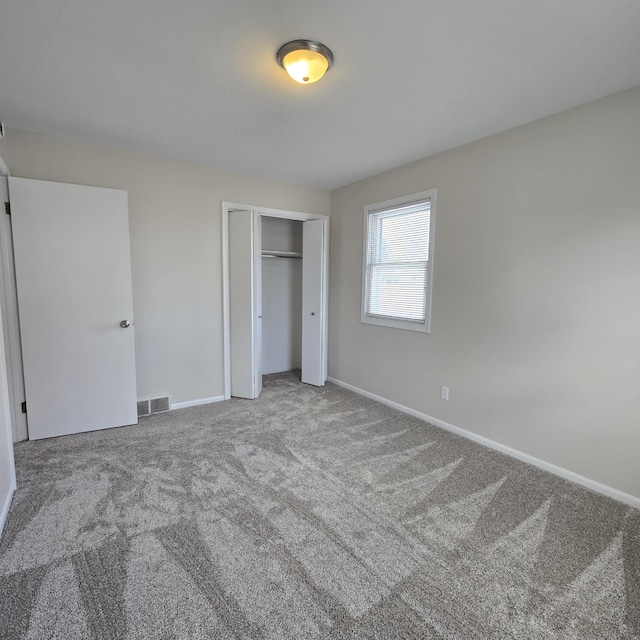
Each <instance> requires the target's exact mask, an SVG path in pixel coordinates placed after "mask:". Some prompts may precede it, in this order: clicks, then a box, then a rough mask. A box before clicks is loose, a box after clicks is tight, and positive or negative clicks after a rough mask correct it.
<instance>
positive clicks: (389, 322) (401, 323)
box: [360, 189, 436, 333]
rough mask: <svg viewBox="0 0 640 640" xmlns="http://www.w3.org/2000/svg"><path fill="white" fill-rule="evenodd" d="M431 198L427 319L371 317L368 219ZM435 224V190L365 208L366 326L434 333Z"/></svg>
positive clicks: (363, 267) (364, 319)
mask: <svg viewBox="0 0 640 640" xmlns="http://www.w3.org/2000/svg"><path fill="white" fill-rule="evenodd" d="M427 199H430V201H431V205H430V213H429V215H430V219H429V255H428V258H427V276H426V291H425V318H424V321H416V320H404V319H401V318H392V317H390V316H372V315H368V314H367V307H368V304H367V302H368V300H369V274H368V264H367V256H368V254H369V246H368V244H369V220H370V214H372V213H378V212H380V211H381V210H384V209H393V208H395V207H401V206H406V205H410V204H412V203H414V202H419V201H420V200H427ZM435 221H436V189H429V190H427V191H420V192H419V193H412V194H410V195H407V196H401V197H399V198H393V199H391V200H384V201H382V202H374V203H373V204H368V205H366V206H365V207H364V250H363V255H362V307H361V315H360V321H361V322H363V323H365V324H375V325H378V326H382V327H392V328H395V329H406V330H408V331H421V332H423V333H431V297H432V295H431V294H432V291H433V250H434V246H435V242H434V231H435Z"/></svg>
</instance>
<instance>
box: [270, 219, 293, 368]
mask: <svg viewBox="0 0 640 640" xmlns="http://www.w3.org/2000/svg"><path fill="white" fill-rule="evenodd" d="M302 224H303V223H302V222H300V221H298V220H288V219H284V218H271V217H268V216H263V217H262V254H263V257H262V373H265V374H266V373H277V372H280V371H290V370H291V369H299V368H300V366H301V364H302ZM282 254H288V255H287V256H286V257H285V256H283V255H282ZM292 254H293V255H292Z"/></svg>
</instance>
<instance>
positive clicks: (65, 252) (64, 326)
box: [9, 178, 137, 440]
mask: <svg viewBox="0 0 640 640" xmlns="http://www.w3.org/2000/svg"><path fill="white" fill-rule="evenodd" d="M9 194H10V197H11V213H12V215H11V218H12V228H13V242H14V256H15V266H16V284H17V290H18V308H19V314H20V329H21V337H22V356H23V364H24V382H25V391H26V399H27V415H28V421H29V438H30V439H32V440H34V439H39V438H49V437H52V436H60V435H65V434H69V433H79V432H83V431H92V430H96V429H105V428H109V427H118V426H122V425H128V424H135V423H136V422H137V410H136V379H135V354H134V340H133V304H132V299H131V264H130V251H129V220H128V218H129V216H128V205H127V192H126V191H121V190H116V189H101V188H97V187H86V186H78V185H70V184H61V183H56V182H44V181H40V180H28V179H24V178H9Z"/></svg>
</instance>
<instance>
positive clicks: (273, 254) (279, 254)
mask: <svg viewBox="0 0 640 640" xmlns="http://www.w3.org/2000/svg"><path fill="white" fill-rule="evenodd" d="M262 257H263V258H295V259H297V260H300V259H301V258H302V253H300V252H298V251H266V250H265V251H263V252H262Z"/></svg>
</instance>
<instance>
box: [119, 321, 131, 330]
mask: <svg viewBox="0 0 640 640" xmlns="http://www.w3.org/2000/svg"><path fill="white" fill-rule="evenodd" d="M130 324H131V323H130V322H129V321H128V320H122V322H120V326H121V327H122V328H123V329H126V328H127V327H128V326H129V325H130Z"/></svg>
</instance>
